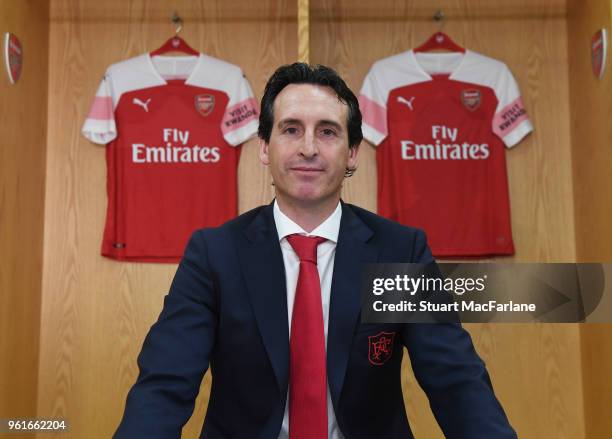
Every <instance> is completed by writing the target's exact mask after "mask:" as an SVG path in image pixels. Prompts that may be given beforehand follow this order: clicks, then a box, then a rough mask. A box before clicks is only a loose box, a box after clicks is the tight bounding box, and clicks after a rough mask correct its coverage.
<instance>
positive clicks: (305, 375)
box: [287, 235, 327, 439]
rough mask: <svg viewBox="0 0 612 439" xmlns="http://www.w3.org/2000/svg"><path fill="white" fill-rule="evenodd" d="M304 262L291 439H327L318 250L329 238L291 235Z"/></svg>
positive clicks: (294, 325) (294, 321)
mask: <svg viewBox="0 0 612 439" xmlns="http://www.w3.org/2000/svg"><path fill="white" fill-rule="evenodd" d="M287 241H289V244H291V247H293V250H295V252H296V253H297V255H298V257H299V258H300V274H299V276H298V281H297V287H296V289H295V301H294V302H293V313H292V317H291V338H290V363H289V367H290V369H289V438H290V439H327V373H326V367H325V331H324V327H323V306H322V305H321V283H320V280H319V272H318V270H317V246H318V245H319V244H320V243H322V242H323V241H326V239H325V238H319V237H308V236H303V235H289V236H287Z"/></svg>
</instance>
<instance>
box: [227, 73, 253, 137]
mask: <svg viewBox="0 0 612 439" xmlns="http://www.w3.org/2000/svg"><path fill="white" fill-rule="evenodd" d="M258 127H259V105H258V104H257V101H256V100H255V98H254V97H253V91H252V90H251V86H250V84H249V81H247V79H246V78H245V76H244V75H243V74H242V72H241V73H240V75H239V77H238V79H237V80H236V81H235V83H234V84H232V87H231V89H230V92H229V102H228V104H227V108H226V109H225V113H224V115H223V119H222V121H221V132H222V133H223V137H224V138H225V140H226V141H227V143H229V144H230V145H232V146H237V145H240V144H241V143H244V142H245V141H247V140H248V139H250V138H251V137H253V136H254V135H255V134H257V129H258Z"/></svg>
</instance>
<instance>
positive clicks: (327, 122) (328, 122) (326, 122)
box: [317, 119, 343, 131]
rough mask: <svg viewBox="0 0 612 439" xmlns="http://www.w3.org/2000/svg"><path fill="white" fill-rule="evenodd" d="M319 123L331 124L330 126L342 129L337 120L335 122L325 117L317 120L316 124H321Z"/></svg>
mask: <svg viewBox="0 0 612 439" xmlns="http://www.w3.org/2000/svg"><path fill="white" fill-rule="evenodd" d="M321 125H331V126H332V127H334V128H336V129H338V130H340V131H342V130H343V128H342V125H340V124H339V123H338V122H336V121H335V120H327V119H323V120H320V121H319V122H317V126H321Z"/></svg>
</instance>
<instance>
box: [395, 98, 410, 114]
mask: <svg viewBox="0 0 612 439" xmlns="http://www.w3.org/2000/svg"><path fill="white" fill-rule="evenodd" d="M412 101H414V96H412V97H411V98H410V99H406V98H404V97H402V96H398V97H397V102H399V103H400V104H404V105H406V106H407V107H408V108H410V111H412V110H414V108H412Z"/></svg>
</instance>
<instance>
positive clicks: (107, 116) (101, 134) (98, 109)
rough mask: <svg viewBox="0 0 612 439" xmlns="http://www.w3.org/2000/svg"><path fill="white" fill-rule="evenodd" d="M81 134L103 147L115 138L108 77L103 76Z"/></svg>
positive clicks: (113, 114)
mask: <svg viewBox="0 0 612 439" xmlns="http://www.w3.org/2000/svg"><path fill="white" fill-rule="evenodd" d="M81 133H82V134H83V135H84V136H85V137H87V138H88V139H89V140H91V141H92V142H94V143H99V144H101V145H105V144H107V143H109V142H111V141H113V140H114V139H115V138H116V137H117V126H116V124H115V112H114V110H113V97H112V92H111V80H110V75H109V74H108V73H107V74H106V75H104V78H103V79H102V82H101V83H100V86H99V87H98V91H97V92H96V96H95V97H94V100H93V102H92V104H91V108H90V109H89V114H88V115H87V119H85V123H84V124H83V128H82V129H81Z"/></svg>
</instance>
